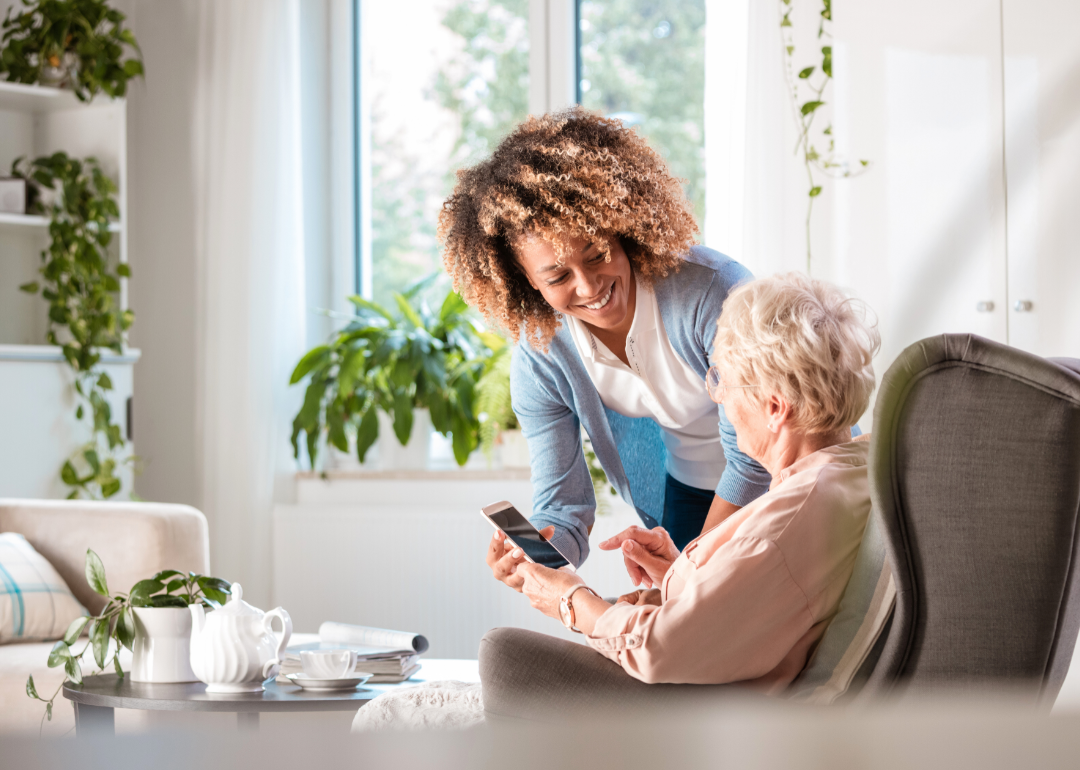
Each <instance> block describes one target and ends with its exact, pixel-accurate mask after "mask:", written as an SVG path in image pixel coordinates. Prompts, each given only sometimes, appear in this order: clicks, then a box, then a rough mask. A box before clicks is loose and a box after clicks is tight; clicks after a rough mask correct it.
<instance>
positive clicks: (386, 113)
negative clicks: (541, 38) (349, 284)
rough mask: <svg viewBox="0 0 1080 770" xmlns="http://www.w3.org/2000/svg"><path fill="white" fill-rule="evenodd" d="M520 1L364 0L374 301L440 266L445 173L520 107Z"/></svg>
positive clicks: (492, 137)
mask: <svg viewBox="0 0 1080 770" xmlns="http://www.w3.org/2000/svg"><path fill="white" fill-rule="evenodd" d="M528 12H529V3H528V0H407V1H404V0H398V2H392V3H387V2H366V4H365V7H364V24H363V27H364V31H363V39H362V41H361V54H362V55H364V56H366V57H367V62H366V64H367V67H366V70H367V74H366V77H365V79H364V82H362V84H361V94H362V98H365V99H367V100H369V108H370V111H371V137H370V158H371V183H370V188H369V189H370V196H371V230H372V232H371V239H372V243H371V262H372V270H373V281H372V283H373V294H374V299H375V301H376V302H380V303H384V304H389V305H391V306H392V305H393V300H392V299H391V294H392V292H395V291H400V290H401V289H402V288H403V287H404V286H405V285H407V284H408V283H410V282H412V281H414V280H416V279H417V278H420V277H422V276H424V275H427V274H428V273H431V272H433V271H436V270H439V269H440V266H441V262H440V258H439V247H438V243H437V240H436V237H435V228H436V224H437V219H438V212H439V206H440V204H441V203H442V201H443V200H444V199H445V198H446V196H447V195H448V194H449V192H450V190H451V188H452V187H453V183H454V171H455V170H457V169H458V168H460V167H461V166H463V165H467V164H470V163H473V162H475V161H477V160H479V159H480V158H482V157H483V156H485V155H486V154H487V153H488V152H489V151H490V150H491V149H494V147H495V145H496V144H497V143H498V141H499V139H500V138H501V137H502V136H503V135H505V134H506V133H507V132H508V131H509V130H510V129H511V128H512V127H513V126H514V125H515V124H516V123H518V122H519V121H521V120H522V119H524V117H525V116H526V114H527V112H528V94H529V38H528V25H527V19H528V15H529V13H528Z"/></svg>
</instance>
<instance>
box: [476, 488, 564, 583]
mask: <svg viewBox="0 0 1080 770" xmlns="http://www.w3.org/2000/svg"><path fill="white" fill-rule="evenodd" d="M480 513H481V514H482V515H483V517H484V518H485V519H487V520H488V521H489V522H490V523H491V526H493V527H495V529H497V530H500V531H501V532H502V533H503V534H504V535H506V538H507V540H509V541H510V542H511V543H513V544H514V545H515V546H517V547H518V548H520V549H521V550H522V551H523V552H524V553H525V559H526V561H531V562H532V563H533V564H542V565H544V566H545V567H551V568H552V569H567V570H569V571H570V572H574V571H575V570H574V565H573V564H571V563H570V560H569V559H567V558H566V557H565V556H563V555H562V554H561V553H559V549H558V548H556V547H555V546H553V545H552V544H551V543H549V542H548V541H547V540H545V539H544V536H543V535H541V534H540V532H539V530H537V529H536V527H534V526H533V525H532V524H531V523H529V520H528V519H526V518H525V517H524V516H523V515H522V514H521V512H520V511H518V509H517V508H515V507H514V506H513V505H511V504H510V503H508V502H506V501H505V500H503V501H502V502H501V503H492V504H491V505H485V506H484V507H483V508H482V509H481V510H480Z"/></svg>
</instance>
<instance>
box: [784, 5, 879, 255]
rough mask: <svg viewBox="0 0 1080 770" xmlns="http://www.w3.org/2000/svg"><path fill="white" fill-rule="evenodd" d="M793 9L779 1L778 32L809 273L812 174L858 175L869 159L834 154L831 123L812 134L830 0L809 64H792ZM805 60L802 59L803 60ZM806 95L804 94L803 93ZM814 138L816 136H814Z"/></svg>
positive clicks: (826, 55) (815, 183)
mask: <svg viewBox="0 0 1080 770" xmlns="http://www.w3.org/2000/svg"><path fill="white" fill-rule="evenodd" d="M794 10H795V8H794V5H793V3H792V0H780V35H781V42H782V44H783V47H784V64H785V67H784V75H785V77H786V78H787V86H788V90H789V91H790V92H791V105H792V112H793V114H794V116H795V125H796V129H797V131H798V142H797V144H796V148H795V151H796V153H798V154H799V155H801V157H802V161H803V167H804V168H805V169H806V179H807V184H808V186H809V190H808V192H807V196H808V197H807V203H806V272H807V273H808V274H809V273H810V268H811V266H812V259H813V257H812V252H811V246H810V223H811V216H812V214H813V212H814V201H815V200H816V199H817V197H818V196H819V195H821V192H822V184H821V180H820V179H819V177H818V176H815V174H818V175H820V176H824V177H828V178H832V179H846V178H848V177H852V176H858V175H859V174H861V173H862V172H864V171H866V170H867V168H868V167H869V166H870V161H868V160H860V161H859V165H858V166H857V167H855V168H852V167H851V165H850V164H849V163H848V162H847V161H846V160H845V159H843V158H841V157H839V156H838V155H837V153H836V140H835V139H834V138H833V127H832V123H827V124H826V126H825V128H823V129H822V130H821V133H820V135H818V134H816V133H815V126H814V123H815V120H816V119H817V118H818V117H819V115H821V114H822V108H823V107H825V106H826V104H827V102H826V101H825V92H826V90H827V89H828V87H829V85H830V84H831V83H832V77H833V72H832V65H833V62H832V53H833V49H832V32H831V29H832V0H821V11H820V13H819V14H818V16H819V19H818V29H817V39H818V41H819V42H820V43H821V46H820V56H819V55H818V54H816V53H815V58H814V60H813V63H806V66H803V67H801V68H798V73H797V74H796V72H795V70H796V68H797V67H796V64H795V34H794V33H795V27H794V23H793V22H792V13H793V11H794ZM804 63H805V62H804ZM807 94H808V95H807ZM815 137H816V139H815ZM820 141H826V142H827V145H825V148H824V149H819V145H817V144H816V143H815V142H820Z"/></svg>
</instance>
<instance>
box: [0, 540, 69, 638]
mask: <svg viewBox="0 0 1080 770" xmlns="http://www.w3.org/2000/svg"><path fill="white" fill-rule="evenodd" d="M86 614H87V612H86V609H85V608H84V607H83V606H82V605H81V604H79V602H78V600H77V599H76V598H75V597H74V596H73V595H72V593H71V590H70V589H69V588H68V586H67V583H65V582H64V579H63V578H61V577H60V575H59V573H57V571H56V570H55V569H53V567H52V565H51V564H49V562H48V561H47V560H46V559H45V557H44V556H42V555H41V554H39V553H38V552H37V551H35V550H34V547H33V546H32V545H30V543H28V542H27V540H26V538H25V537H23V536H22V535H20V534H18V533H17V532H4V533H0V644H6V643H8V642H29V641H48V640H55V639H60V638H61V637H62V636H63V635H64V632H65V631H66V630H67V627H68V626H69V625H71V623H72V621H74V620H75V619H76V618H79V617H81V616H83V615H86Z"/></svg>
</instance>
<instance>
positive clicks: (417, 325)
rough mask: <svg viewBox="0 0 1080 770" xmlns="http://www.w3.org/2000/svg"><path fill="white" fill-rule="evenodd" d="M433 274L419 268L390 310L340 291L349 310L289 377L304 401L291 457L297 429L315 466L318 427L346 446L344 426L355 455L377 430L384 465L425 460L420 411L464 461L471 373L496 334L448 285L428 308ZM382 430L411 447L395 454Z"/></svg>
mask: <svg viewBox="0 0 1080 770" xmlns="http://www.w3.org/2000/svg"><path fill="white" fill-rule="evenodd" d="M436 278H438V274H435V275H432V276H428V277H427V278H424V279H422V280H421V281H417V282H416V283H414V284H413V285H411V286H410V287H408V288H407V289H406V290H405V291H403V292H401V293H400V294H394V301H395V303H396V304H397V308H396V309H395V310H396V312H391V311H390V310H387V309H386V308H384V307H382V306H381V305H378V304H376V303H374V302H371V301H370V300H366V299H363V298H361V297H349V301H350V302H352V304H353V306H354V307H355V308H356V313H355V315H354V316H352V317H351V318H350V320H349V323H348V324H346V325H345V327H344V328H342V329H341V330H340V331H338V332H335V333H334V335H333V337H332V339H331V340H330V341H329V342H328V343H327V344H325V345H319V346H317V347H315V348H312V349H311V350H309V351H308V352H307V353H306V354H305V355H304V357H303V358H301V359H300V362H299V363H298V364H297V365H296V368H295V369H294V370H293V373H292V378H291V380H290V384H294V385H295V384H297V383H299V382H301V381H303V380H304V379H308V385H307V390H306V391H305V394H304V403H303V406H302V407H301V408H300V411H299V412H298V413H297V415H296V418H295V419H294V420H293V434H292V445H293V454H294V456H295V457H296V458H297V459H298V460H299V459H300V436H301V434H304V436H305V444H306V447H307V455H308V460H309V462H310V463H311V466H312V467H313V468H314V467H315V465H316V461H317V457H318V453H319V445H320V439H321V437H322V436H323V435H324V434H325V435H326V439H327V441H328V443H329V444H330V445H332V446H334V447H336V448H337V449H338V450H340V451H342V452H348V451H349V443H350V442H349V438H350V434H352V435H353V436H354V441H355V452H356V455H357V458H358V459H359V460H360V462H363V461H364V458H365V456H366V455H367V452H368V450H369V449H370V448H371V446H372V445H373V444H374V443H375V440H376V439H378V438H379V436H380V433H382V435H383V436H384V439H383V441H382V442H380V455H381V457H382V459H383V461H384V465H386V464H387V463H386V461H387V460H388V459H389V465H388V467H424V465H425V464H426V461H427V443H428V441H427V440H428V438H429V434H428V432H426V431H416V432H415V433H416V434H418V435H414V430H413V427H414V422H415V421H416V419H417V416H418V415H419V418H420V421H421V422H422V423H423V422H424V421H425V420H426V419H430V424H431V426H432V427H434V429H435V430H437V431H439V432H440V433H442V434H443V435H444V436H446V435H451V434H452V436H453V448H454V459H455V460H456V461H457V463H458V464H459V465H464V464H465V463H466V461H467V460H468V459H469V455H470V454H471V453H472V451H473V450H474V449H476V446H477V444H478V441H479V438H478V431H479V428H480V424H479V421H478V420H477V418H476V410H475V404H474V399H475V390H476V381H477V379H478V378H479V377H480V375H481V374H482V372H483V371H484V366H485V363H486V361H487V360H488V359H489V358H490V357H491V354H492V346H498V345H500V344H501V342H502V341H501V339H500V338H499V337H498V335H494V334H491V333H490V332H487V331H485V330H484V328H483V326H482V325H481V324H480V323H479V321H477V320H476V319H475V318H473V316H472V315H471V314H470V313H469V308H468V306H467V305H466V304H465V301H464V300H463V299H462V298H461V297H460V296H459V295H458V294H456V293H455V292H453V291H451V292H448V293H447V294H446V296H445V298H444V299H443V300H442V302H441V303H440V304H439V305H438V310H433V309H432V308H431V307H430V306H429V305H428V303H427V301H426V299H425V298H424V294H425V290H427V289H428V288H429V287H430V285H431V284H432V283H433V282H434V281H435V279H436ZM425 411H426V415H425ZM380 421H381V422H382V430H381V431H380ZM388 428H389V429H391V430H392V432H393V434H394V436H396V438H397V441H398V443H399V444H400V446H402V447H405V446H407V445H410V444H413V445H414V448H415V449H416V450H417V451H416V452H415V454H412V453H406V454H404V455H402V454H401V453H400V452H398V451H397V447H396V446H393V444H392V442H391V441H390V437H389V436H386V431H387V429H388ZM416 442H420V445H419V446H415V443H416Z"/></svg>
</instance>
